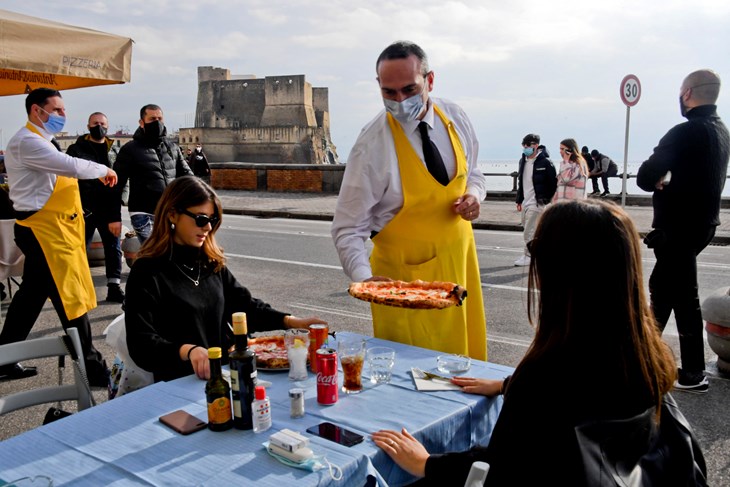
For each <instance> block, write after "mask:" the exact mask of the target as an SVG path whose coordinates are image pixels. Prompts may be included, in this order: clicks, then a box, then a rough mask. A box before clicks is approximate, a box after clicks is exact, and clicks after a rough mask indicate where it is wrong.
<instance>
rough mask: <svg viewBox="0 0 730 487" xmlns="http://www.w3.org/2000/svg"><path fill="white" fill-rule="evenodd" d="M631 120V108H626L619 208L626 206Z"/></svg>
mask: <svg viewBox="0 0 730 487" xmlns="http://www.w3.org/2000/svg"><path fill="white" fill-rule="evenodd" d="M630 119H631V107H630V106H628V105H627V106H626V135H625V136H624V174H623V177H622V179H623V183H622V185H621V207H622V208H623V207H624V206H626V179H627V177H628V174H627V173H628V171H629V121H630Z"/></svg>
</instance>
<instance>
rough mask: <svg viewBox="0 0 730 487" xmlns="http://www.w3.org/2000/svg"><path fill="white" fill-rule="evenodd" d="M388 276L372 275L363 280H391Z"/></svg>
mask: <svg viewBox="0 0 730 487" xmlns="http://www.w3.org/2000/svg"><path fill="white" fill-rule="evenodd" d="M392 280H393V279H391V278H390V277H385V276H372V277H368V278H367V279H365V280H364V281H363V282H371V281H392Z"/></svg>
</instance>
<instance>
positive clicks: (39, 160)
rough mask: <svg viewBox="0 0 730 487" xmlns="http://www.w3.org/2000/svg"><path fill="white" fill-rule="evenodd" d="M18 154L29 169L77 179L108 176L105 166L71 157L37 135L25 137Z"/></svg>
mask: <svg viewBox="0 0 730 487" xmlns="http://www.w3.org/2000/svg"><path fill="white" fill-rule="evenodd" d="M18 152H19V154H18V155H19V157H18V159H19V160H21V161H22V164H23V165H24V166H25V167H26V168H28V169H35V170H40V171H45V172H50V173H53V174H57V175H59V176H68V177H72V178H76V179H96V178H101V177H104V176H106V173H107V168H106V167H105V166H103V165H101V164H97V163H96V162H93V161H87V160H86V159H79V158H77V157H71V156H69V155H68V154H65V153H63V152H61V151H59V150H57V149H56V148H55V147H54V146H53V144H51V143H50V142H48V141H47V140H45V139H44V138H42V137H38V136H37V135H35V134H33V136H32V137H31V136H29V137H23V139H22V140H21V141H20V144H19V147H18Z"/></svg>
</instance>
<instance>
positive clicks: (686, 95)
mask: <svg viewBox="0 0 730 487" xmlns="http://www.w3.org/2000/svg"><path fill="white" fill-rule="evenodd" d="M719 93H720V77H719V76H718V75H717V73H715V72H714V71H711V70H709V69H702V70H699V71H695V72H693V73H690V74H689V75H688V76H687V77H686V78H685V79H684V81H682V86H681V87H680V89H679V107H680V113H681V114H682V116H683V117H686V118H687V121H686V122H684V123H681V124H679V125H676V126H674V127H673V128H672V129H671V130H669V132H667V134H666V135H665V136H664V137H662V139H661V140H660V141H659V145H657V146H656V148H655V149H654V153H653V154H652V155H651V157H649V159H647V160H646V161H644V162H643V163H642V164H641V166H640V167H639V172H638V173H637V176H636V184H637V185H638V186H639V187H640V188H641V189H643V190H644V191H650V192H653V193H654V195H653V198H652V200H653V205H654V221H653V222H652V227H653V228H654V230H653V231H652V232H651V233H649V235H647V236H646V238H645V239H644V242H645V243H646V244H647V246H648V247H649V248H651V249H654V255H655V256H656V263H655V264H654V270H653V271H652V273H651V277H650V278H649V291H650V295H651V306H652V310H653V311H654V315H655V316H656V319H657V321H658V322H659V326H660V328H661V329H662V330H663V329H664V327H665V326H666V324H667V321H668V320H669V315H670V314H671V313H672V311H674V318H675V320H676V322H677V331H678V332H679V348H680V356H681V360H682V368H680V369H679V378H678V380H677V382H676V383H675V386H674V387H675V388H676V389H679V390H684V391H687V392H695V393H704V392H707V389H708V387H709V385H708V382H707V378H706V377H705V373H704V369H705V355H704V354H705V349H704V338H703V334H702V313H701V309H700V300H699V295H698V290H697V256H698V255H699V254H700V252H702V250H704V248H705V247H706V246H707V245H708V244H709V243H710V241H711V240H712V238H713V236H714V235H715V229H716V228H717V226H718V225H719V224H720V196H721V194H722V190H723V188H724V186H725V179H726V175H727V165H728V158H730V135H729V134H728V130H727V127H726V126H725V124H724V123H723V122H722V120H721V119H720V117H719V116H718V115H717V105H716V102H717V97H718V95H719Z"/></svg>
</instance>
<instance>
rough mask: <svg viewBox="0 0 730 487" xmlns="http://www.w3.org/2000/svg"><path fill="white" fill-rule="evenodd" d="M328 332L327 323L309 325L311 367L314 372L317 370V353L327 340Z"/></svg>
mask: <svg viewBox="0 0 730 487" xmlns="http://www.w3.org/2000/svg"><path fill="white" fill-rule="evenodd" d="M328 333H329V328H327V325H320V324H315V325H309V367H310V368H311V369H312V372H315V373H316V372H317V356H316V355H315V354H316V353H317V350H319V349H320V348H322V345H324V344H325V342H326V341H327V334H328Z"/></svg>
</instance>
